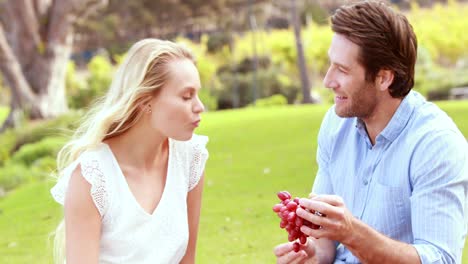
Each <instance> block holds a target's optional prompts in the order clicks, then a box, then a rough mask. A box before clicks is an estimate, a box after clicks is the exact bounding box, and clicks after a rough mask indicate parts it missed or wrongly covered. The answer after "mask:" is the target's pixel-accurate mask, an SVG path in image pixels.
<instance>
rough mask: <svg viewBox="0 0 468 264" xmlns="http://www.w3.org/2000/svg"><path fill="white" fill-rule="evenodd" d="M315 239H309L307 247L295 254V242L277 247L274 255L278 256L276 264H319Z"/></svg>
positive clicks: (302, 247) (302, 246)
mask: <svg viewBox="0 0 468 264" xmlns="http://www.w3.org/2000/svg"><path fill="white" fill-rule="evenodd" d="M313 240H314V239H307V243H306V244H305V245H302V244H300V245H301V249H300V250H299V252H294V250H293V244H294V242H288V243H284V244H280V245H278V246H276V248H275V250H274V253H275V255H276V263H278V264H291V263H294V264H296V263H301V264H318V263H319V262H318V260H317V258H316V246H315V243H314V241H313Z"/></svg>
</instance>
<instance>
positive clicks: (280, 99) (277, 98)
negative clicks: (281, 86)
mask: <svg viewBox="0 0 468 264" xmlns="http://www.w3.org/2000/svg"><path fill="white" fill-rule="evenodd" d="M287 104H288V99H287V98H286V97H285V96H284V95H281V94H275V95H272V96H270V97H265V98H262V99H258V100H257V101H256V102H255V107H272V106H279V105H287Z"/></svg>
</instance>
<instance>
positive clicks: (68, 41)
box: [0, 0, 107, 131]
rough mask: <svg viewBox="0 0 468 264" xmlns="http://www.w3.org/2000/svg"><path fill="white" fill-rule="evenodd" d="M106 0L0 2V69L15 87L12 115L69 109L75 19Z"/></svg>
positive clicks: (51, 113)
mask: <svg viewBox="0 0 468 264" xmlns="http://www.w3.org/2000/svg"><path fill="white" fill-rule="evenodd" d="M105 5H107V0H59V1H52V0H0V71H1V73H2V74H3V80H4V82H5V85H6V86H7V87H8V88H9V89H10V91H11V102H10V114H9V116H8V117H7V119H6V121H5V123H4V124H3V126H2V127H1V128H0V131H2V130H4V129H5V128H7V127H11V126H14V125H16V121H17V120H16V118H15V117H16V116H18V114H20V113H22V112H23V113H26V114H27V116H28V117H29V118H31V119H42V118H49V117H54V116H57V115H59V114H61V113H64V112H66V111H67V110H68V107H67V103H66V102H67V101H66V97H65V69H66V63H67V61H68V59H69V57H70V53H71V48H72V43H73V34H74V27H75V25H76V22H77V21H79V20H80V19H83V18H85V17H87V16H88V15H89V14H90V13H91V12H93V11H95V10H97V9H98V8H100V7H103V6H105Z"/></svg>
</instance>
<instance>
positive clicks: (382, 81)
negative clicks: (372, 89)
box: [376, 70, 395, 91]
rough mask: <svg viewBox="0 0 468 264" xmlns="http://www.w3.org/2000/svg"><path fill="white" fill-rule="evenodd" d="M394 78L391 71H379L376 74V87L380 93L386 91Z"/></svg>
mask: <svg viewBox="0 0 468 264" xmlns="http://www.w3.org/2000/svg"><path fill="white" fill-rule="evenodd" d="M394 76H395V74H394V72H393V71H392V70H380V71H379V72H378V73H377V78H376V85H377V87H378V89H379V90H380V91H385V90H388V88H389V87H390V85H392V83H393V77H394Z"/></svg>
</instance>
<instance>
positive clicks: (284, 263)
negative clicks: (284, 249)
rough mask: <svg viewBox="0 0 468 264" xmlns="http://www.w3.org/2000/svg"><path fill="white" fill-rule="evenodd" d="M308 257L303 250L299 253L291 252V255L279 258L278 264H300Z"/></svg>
mask: <svg viewBox="0 0 468 264" xmlns="http://www.w3.org/2000/svg"><path fill="white" fill-rule="evenodd" d="M306 255H307V254H306V253H305V252H304V251H303V250H301V251H299V252H294V251H290V252H289V253H287V254H285V255H283V256H281V257H279V258H278V259H277V260H276V263H278V264H291V263H299V262H301V261H302V260H303V259H304V258H305V257H306Z"/></svg>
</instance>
